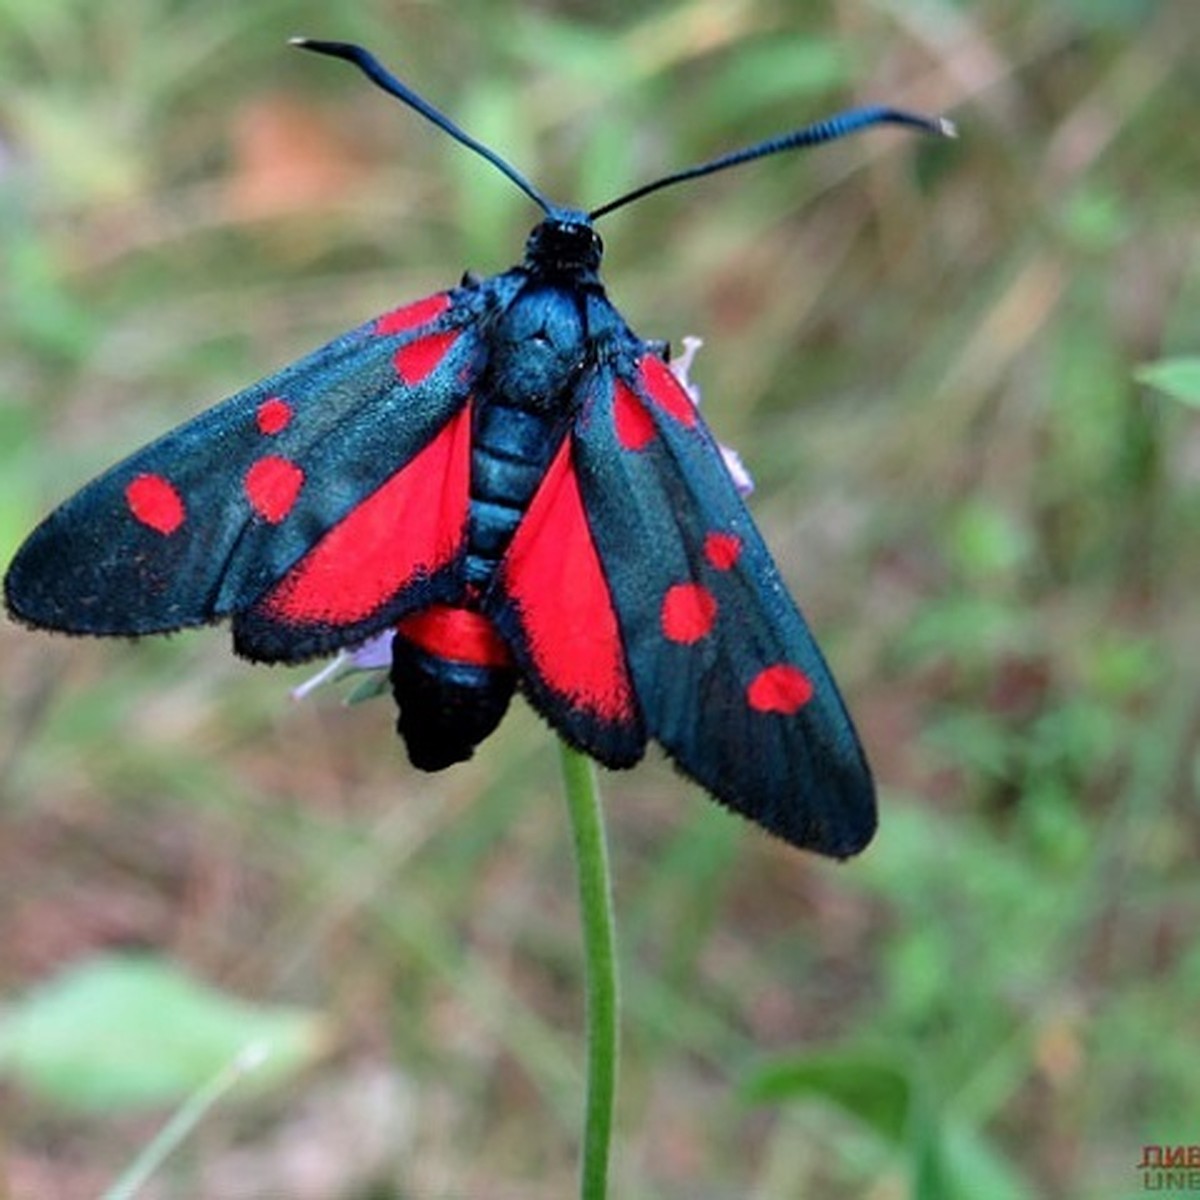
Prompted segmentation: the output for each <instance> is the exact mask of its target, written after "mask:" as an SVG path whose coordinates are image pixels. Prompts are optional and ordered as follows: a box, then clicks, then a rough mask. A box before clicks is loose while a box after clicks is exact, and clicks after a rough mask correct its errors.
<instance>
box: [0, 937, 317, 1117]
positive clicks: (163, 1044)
mask: <svg viewBox="0 0 1200 1200" xmlns="http://www.w3.org/2000/svg"><path fill="white" fill-rule="evenodd" d="M329 1040H330V1031H329V1028H328V1025H327V1023H326V1020H325V1018H324V1017H323V1016H321V1015H320V1014H319V1013H315V1012H311V1011H306V1010H303V1009H298V1008H276V1007H267V1006H264V1005H255V1004H249V1003H246V1002H245V1001H241V1000H236V999H233V998H232V997H229V996H227V995H224V994H222V993H220V992H218V991H215V990H214V989H212V988H209V987H205V986H203V985H202V984H198V983H196V982H194V981H193V980H192V979H190V978H189V977H188V976H187V975H185V974H184V973H183V972H182V971H180V970H179V969H178V967H176V966H174V965H173V964H171V963H169V962H166V961H164V960H161V959H157V958H153V957H150V956H141V955H111V956H107V957H99V958H95V959H92V960H91V961H89V962H85V963H82V964H80V965H78V966H74V967H71V968H69V969H67V970H66V971H64V972H63V973H62V974H61V975H59V976H57V977H56V978H54V979H52V980H50V981H49V982H47V983H44V984H42V985H41V986H40V987H37V988H35V989H34V990H33V991H31V992H29V994H28V995H26V996H25V998H24V999H23V1000H20V1001H19V1002H17V1003H15V1004H13V1005H10V1006H9V1007H8V1008H7V1009H5V1010H4V1011H3V1013H0V1074H2V1075H4V1076H6V1077H7V1078H8V1079H9V1080H10V1081H12V1082H14V1083H16V1084H19V1085H20V1086H22V1087H24V1088H27V1089H28V1090H29V1091H31V1092H33V1093H35V1094H37V1095H39V1096H41V1097H42V1098H43V1099H45V1100H48V1101H50V1102H52V1103H54V1104H57V1105H59V1106H60V1107H62V1108H63V1109H66V1110H70V1111H75V1112H100V1111H109V1112H112V1111H114V1110H120V1109H137V1108H143V1107H146V1106H150V1105H161V1104H171V1103H175V1102H178V1101H180V1100H182V1099H184V1098H185V1097H187V1096H189V1095H191V1094H192V1093H193V1092H195V1091H196V1089H197V1088H199V1087H201V1086H202V1085H204V1084H205V1083H206V1082H207V1081H208V1080H210V1079H211V1078H212V1076H213V1075H214V1074H215V1073H216V1072H218V1071H220V1070H221V1069H222V1068H224V1067H226V1066H228V1064H229V1063H230V1062H231V1061H232V1060H234V1059H235V1058H236V1057H237V1056H238V1055H239V1054H241V1053H243V1052H246V1051H249V1050H251V1049H255V1050H259V1051H261V1053H262V1054H263V1056H264V1061H263V1065H262V1067H261V1068H260V1069H259V1070H257V1071H256V1072H255V1073H254V1074H253V1076H252V1077H251V1078H250V1080H249V1082H250V1084H251V1085H252V1086H257V1087H260V1088H261V1087H264V1086H269V1085H274V1084H279V1083H283V1082H284V1081H286V1080H287V1079H290V1078H292V1077H293V1076H294V1075H295V1074H296V1073H297V1072H298V1071H301V1070H303V1069H304V1068H305V1067H307V1066H308V1065H310V1064H311V1063H312V1062H313V1061H314V1060H315V1059H316V1058H317V1057H319V1056H320V1054H322V1053H323V1052H324V1050H325V1049H326V1048H327V1046H328V1044H329Z"/></svg>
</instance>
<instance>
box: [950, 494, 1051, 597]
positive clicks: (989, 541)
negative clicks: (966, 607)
mask: <svg viewBox="0 0 1200 1200" xmlns="http://www.w3.org/2000/svg"><path fill="white" fill-rule="evenodd" d="M948 548H949V556H950V560H951V563H952V564H953V565H954V566H955V567H956V569H957V570H958V572H959V573H960V574H961V575H962V576H963V578H964V579H965V580H966V581H967V582H968V583H969V582H971V581H972V580H982V579H984V578H987V577H990V576H994V575H1003V574H1007V573H1009V572H1011V571H1014V570H1016V569H1018V568H1019V567H1021V566H1023V565H1024V564H1025V562H1026V561H1027V560H1028V559H1029V556H1030V551H1031V543H1030V538H1029V534H1028V532H1027V530H1026V529H1025V528H1024V527H1022V525H1021V524H1020V523H1018V521H1017V520H1016V518H1015V517H1013V516H1012V515H1011V514H1010V513H1008V512H1007V511H1005V510H1004V509H1003V508H1001V507H999V506H998V505H996V504H992V503H988V502H985V501H982V500H980V501H974V502H969V503H966V504H964V505H962V507H961V508H959V509H958V511H957V512H956V513H955V514H954V518H953V521H952V523H951V527H950V531H949V538H948Z"/></svg>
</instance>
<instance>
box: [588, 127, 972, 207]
mask: <svg viewBox="0 0 1200 1200" xmlns="http://www.w3.org/2000/svg"><path fill="white" fill-rule="evenodd" d="M872 125H910V126H912V127H913V128H915V129H921V130H924V131H925V132H926V133H933V134H937V135H938V136H939V137H957V136H958V131H957V129H955V127H954V122H953V121H948V120H947V119H946V118H945V117H925V116H922V115H921V114H920V113H912V112H906V111H905V110H904V109H902V108H887V107H885V106H882V105H874V106H872V107H870V108H852V109H848V110H847V111H846V112H842V113H838V114H837V115H836V116H833V117H828V118H826V119H825V120H824V121H816V122H814V123H813V124H812V125H805V126H804V127H803V128H802V129H793V130H792V132H791V133H782V134H779V135H778V136H777V137H773V138H767V140H766V141H764V142H756V143H755V144H754V145H753V146H747V147H746V148H745V149H743V150H734V151H733V152H732V153H730V154H722V155H721V157H720V158H714V159H710V160H709V161H708V162H704V163H700V164H699V165H698V166H695V167H688V168H687V169H686V170H683V171H676V172H674V174H671V175H664V176H663V177H662V179H656V180H654V182H653V183H644V184H642V186H641V187H639V188H634V190H633V191H632V192H626V193H625V195H623V196H618V197H617V198H616V199H615V200H610V201H609V202H608V203H607V204H602V205H600V207H599V208H593V209H592V211H591V212H590V213H588V217H589V218H590V219H591V220H593V221H594V220H596V219H597V218H598V217H603V216H604V215H605V214H607V213H610V212H612V211H613V209H615V208H622V207H623V206H624V205H626V204H631V203H632V202H633V201H634V200H640V199H641V198H642V197H643V196H647V195H649V194H650V193H651V192H657V191H658V190H659V188H665V187H670V186H671V185H672V184H675V183H683V182H684V180H687V179H699V178H700V176H702V175H712V174H713V173H714V172H716V171H724V170H725V168H726V167H736V166H737V165H738V164H739V163H745V162H752V161H753V160H754V159H756V158H765V157H766V156H767V155H768V154H778V153H779V152H780V151H781V150H796V149H799V148H800V147H803V146H818V145H820V144H821V143H822V142H832V141H835V140H836V139H837V138H841V137H845V136H846V135H847V134H849V133H857V132H858V131H859V130H860V129H869V128H870V127H871V126H872Z"/></svg>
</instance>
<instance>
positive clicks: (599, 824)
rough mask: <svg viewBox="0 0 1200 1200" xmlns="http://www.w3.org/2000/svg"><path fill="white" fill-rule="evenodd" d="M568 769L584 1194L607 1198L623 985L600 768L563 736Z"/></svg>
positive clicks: (593, 1198)
mask: <svg viewBox="0 0 1200 1200" xmlns="http://www.w3.org/2000/svg"><path fill="white" fill-rule="evenodd" d="M562 771H563V783H564V785H565V789H566V793H567V809H568V811H569V813H570V816H571V832H572V834H573V836H574V840H575V864H576V870H577V872H578V878H579V910H580V919H581V922H582V925H583V949H584V963H585V982H586V988H587V1017H586V1021H587V1107H586V1110H585V1117H584V1138H583V1163H582V1167H581V1172H580V1183H579V1194H580V1196H581V1198H582V1200H604V1198H605V1197H606V1196H607V1194H608V1157H609V1147H610V1144H611V1142H612V1123H613V1106H614V1102H615V1098H616V1085H617V1035H618V1020H617V1012H618V991H617V956H616V936H615V932H614V923H613V906H612V881H611V877H610V875H609V869H608V846H607V844H606V841H605V836H604V813H603V810H602V808H601V805H600V791H599V788H598V787H597V785H596V768H595V766H594V765H593V763H592V760H591V759H590V758H587V757H586V756H584V755H582V754H580V753H579V752H578V751H576V750H572V749H571V748H570V747H569V746H568V745H567V744H566V743H565V742H563V743H562Z"/></svg>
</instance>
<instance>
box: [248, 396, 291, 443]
mask: <svg viewBox="0 0 1200 1200" xmlns="http://www.w3.org/2000/svg"><path fill="white" fill-rule="evenodd" d="M254 419H255V421H256V422H257V423H258V430H259V432H260V433H265V434H266V435H267V436H268V437H273V436H274V435H275V434H277V433H282V432H283V431H284V430H285V429H286V428H287V427H288V425H289V423H290V422H291V419H292V406H291V405H290V404H289V403H288V402H287V401H286V400H281V399H280V398H279V397H278V396H270V397H268V398H267V399H266V400H264V401H263V402H262V403H261V404H260V405H259V406H258V411H257V412H256V413H255V414H254Z"/></svg>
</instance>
